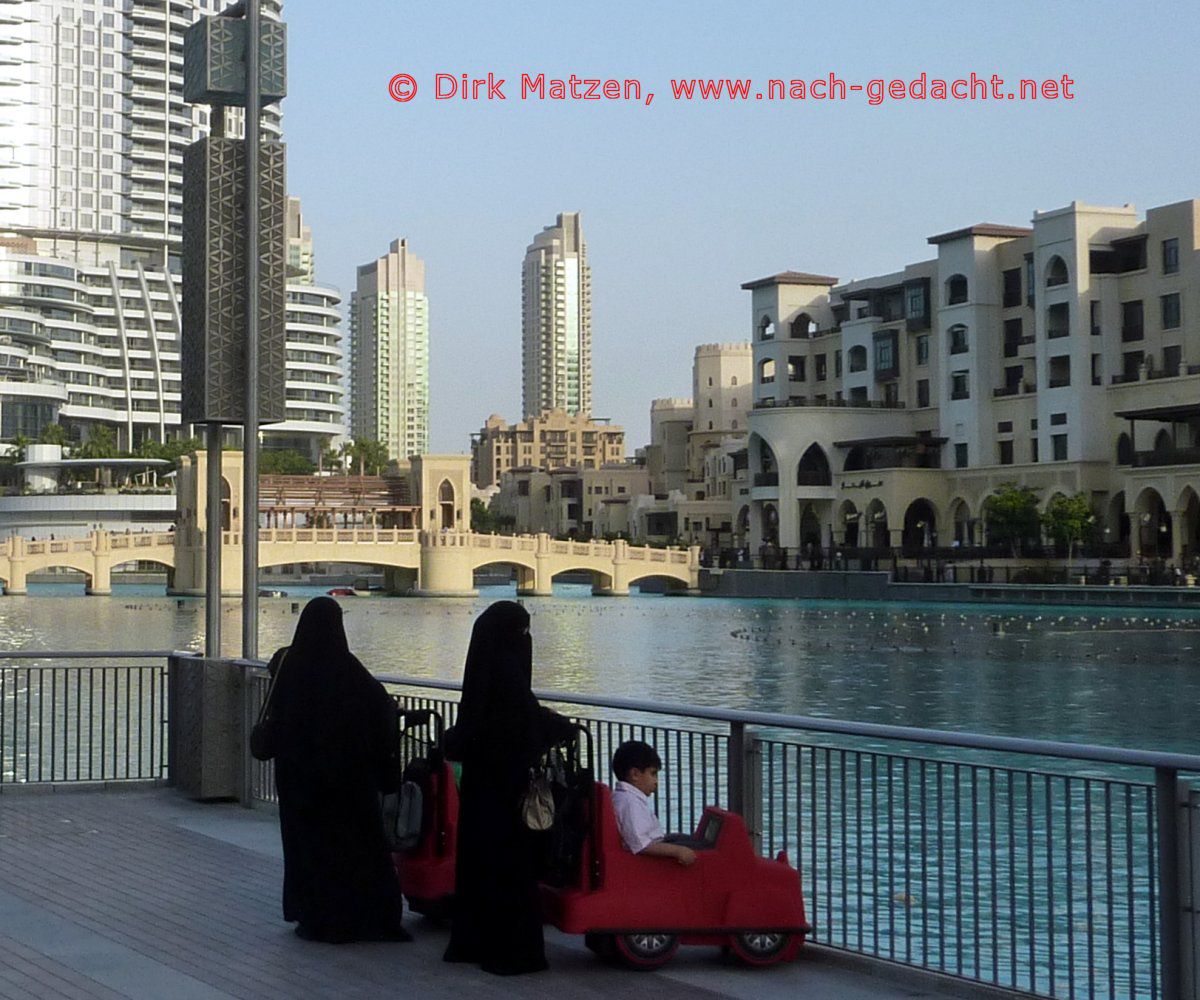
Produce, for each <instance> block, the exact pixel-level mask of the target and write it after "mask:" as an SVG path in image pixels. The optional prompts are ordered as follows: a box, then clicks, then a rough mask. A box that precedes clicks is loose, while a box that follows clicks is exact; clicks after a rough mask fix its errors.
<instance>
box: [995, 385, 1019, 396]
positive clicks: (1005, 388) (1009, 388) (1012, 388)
mask: <svg viewBox="0 0 1200 1000" xmlns="http://www.w3.org/2000/svg"><path fill="white" fill-rule="evenodd" d="M1020 392H1021V386H1020V384H1019V383H1018V384H1017V385H1002V386H1001V387H1000V388H999V389H993V390H992V396H993V397H994V398H996V399H1001V398H1003V397H1004V396H1016V395H1018V394H1019V393H1020Z"/></svg>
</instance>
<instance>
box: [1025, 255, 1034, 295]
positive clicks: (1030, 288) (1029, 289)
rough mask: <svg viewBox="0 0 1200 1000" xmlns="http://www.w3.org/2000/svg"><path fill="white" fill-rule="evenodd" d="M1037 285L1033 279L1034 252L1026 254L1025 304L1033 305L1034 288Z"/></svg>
mask: <svg viewBox="0 0 1200 1000" xmlns="http://www.w3.org/2000/svg"><path fill="white" fill-rule="evenodd" d="M1035 287H1036V285H1035V282H1034V279H1033V254H1026V255H1025V304H1026V305H1027V306H1032V305H1033V300H1034V288H1035Z"/></svg>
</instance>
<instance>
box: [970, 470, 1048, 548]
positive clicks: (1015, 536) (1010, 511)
mask: <svg viewBox="0 0 1200 1000" xmlns="http://www.w3.org/2000/svg"><path fill="white" fill-rule="evenodd" d="M1037 503H1038V501H1037V490H1035V489H1033V488H1032V487H1029V486H1018V485H1017V484H1016V483H1001V484H1000V485H999V486H998V487H996V491H995V492H994V493H993V494H992V495H991V496H990V497H988V498H987V499H986V500H984V501H983V515H984V517H985V518H986V519H987V531H988V537H989V539H990V540H991V541H992V542H994V543H996V544H997V545H1007V546H1008V547H1009V548H1010V549H1011V550H1012V554H1013V558H1014V559H1015V558H1016V557H1017V555H1019V554H1020V551H1021V550H1022V549H1023V548H1024V546H1025V543H1026V542H1028V541H1035V542H1036V541H1037V539H1038V536H1039V532H1040V529H1041V519H1040V518H1039V517H1038V509H1037Z"/></svg>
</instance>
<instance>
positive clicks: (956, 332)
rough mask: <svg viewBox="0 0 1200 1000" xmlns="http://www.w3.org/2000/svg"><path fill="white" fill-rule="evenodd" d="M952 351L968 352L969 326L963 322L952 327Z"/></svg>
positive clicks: (958, 352)
mask: <svg viewBox="0 0 1200 1000" xmlns="http://www.w3.org/2000/svg"><path fill="white" fill-rule="evenodd" d="M949 334H950V353H951V354H966V353H967V350H968V348H967V328H966V327H965V326H963V325H962V324H961V323H956V324H955V325H954V326H952V327H950V330H949Z"/></svg>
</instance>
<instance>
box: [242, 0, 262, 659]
mask: <svg viewBox="0 0 1200 1000" xmlns="http://www.w3.org/2000/svg"><path fill="white" fill-rule="evenodd" d="M245 9H246V56H245V59H246V136H245V140H246V402H245V414H246V422H245V424H244V425H243V426H244V428H245V430H244V432H243V438H242V450H243V461H244V466H243V470H242V471H243V478H242V656H244V657H245V658H246V659H248V660H252V659H255V658H256V657H257V656H258V310H259V299H260V292H261V282H260V280H259V263H260V260H259V255H258V243H259V224H260V223H259V211H258V210H259V195H260V192H261V189H262V176H261V173H260V169H259V157H258V154H259V149H260V147H259V142H260V140H261V116H262V101H261V99H260V97H261V94H262V78H261V76H260V74H259V67H258V62H259V55H260V52H259V37H260V34H261V20H260V14H261V11H260V9H259V0H245Z"/></svg>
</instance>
